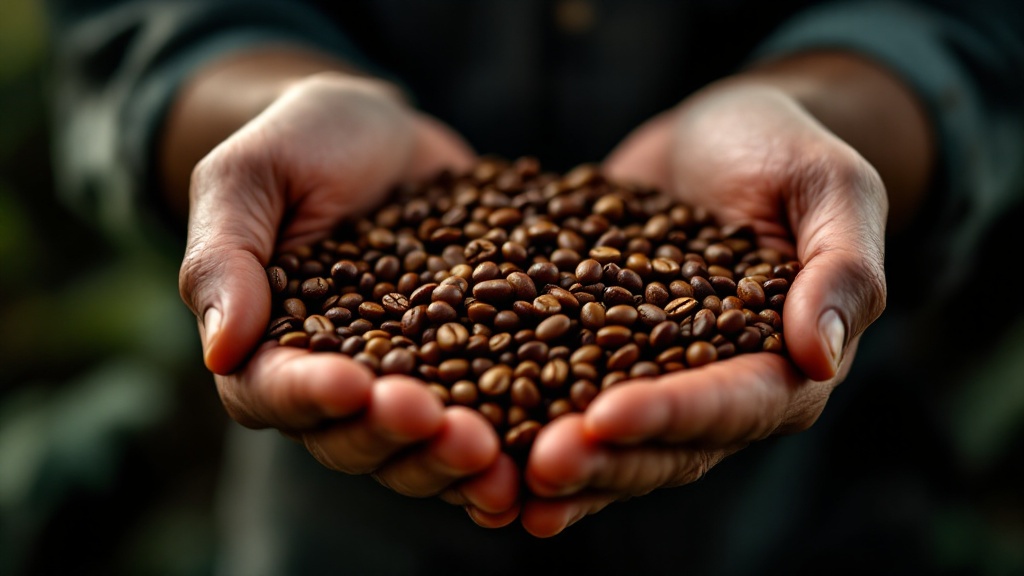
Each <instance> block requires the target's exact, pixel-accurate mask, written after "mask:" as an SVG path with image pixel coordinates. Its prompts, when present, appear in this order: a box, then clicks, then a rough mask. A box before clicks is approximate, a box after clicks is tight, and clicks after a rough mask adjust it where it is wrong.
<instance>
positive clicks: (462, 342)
mask: <svg viewBox="0 0 1024 576" xmlns="http://www.w3.org/2000/svg"><path fill="white" fill-rule="evenodd" d="M468 341H469V330H466V327H465V326H463V325H462V324H458V323H456V322H448V323H446V324H442V325H441V327H440V328H438V329H437V345H438V346H439V347H440V348H441V350H444V351H446V352H453V351H457V350H461V349H463V348H465V347H466V343H467V342H468Z"/></svg>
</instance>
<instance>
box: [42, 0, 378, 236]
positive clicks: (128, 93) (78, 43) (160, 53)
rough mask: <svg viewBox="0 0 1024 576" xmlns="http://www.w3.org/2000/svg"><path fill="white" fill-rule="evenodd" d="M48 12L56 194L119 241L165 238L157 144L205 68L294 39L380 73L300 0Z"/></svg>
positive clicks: (71, 5) (88, 6) (63, 1)
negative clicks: (169, 114)
mask: <svg viewBox="0 0 1024 576" xmlns="http://www.w3.org/2000/svg"><path fill="white" fill-rule="evenodd" d="M47 11H48V17H49V23H50V35H51V38H52V40H51V46H52V72H53V76H52V79H53V86H52V94H53V95H54V97H53V107H54V109H53V122H54V124H53V130H52V134H53V139H54V142H53V146H54V149H53V156H54V170H55V180H56V187H57V194H58V197H59V199H61V200H63V201H65V202H66V203H67V204H68V205H69V206H70V207H71V208H72V209H73V210H74V211H75V212H78V213H80V214H82V215H83V217H84V218H86V219H87V220H89V221H91V222H92V223H94V224H96V225H97V226H98V227H99V228H100V229H101V230H103V231H104V232H105V233H107V234H108V235H109V236H110V238H111V239H112V240H114V241H116V242H118V243H122V242H133V241H136V240H139V239H143V238H147V237H148V238H149V239H153V233H154V232H159V233H160V234H161V236H163V237H164V239H166V238H167V237H166V235H165V234H164V233H166V232H167V224H168V222H167V216H166V211H165V210H164V209H163V208H162V206H161V200H160V193H159V188H158V184H157V181H156V175H155V160H154V157H155V153H154V150H155V148H156V140H157V138H158V133H159V130H160V125H161V122H162V121H163V118H164V115H165V112H166V111H167V108H168V107H169V106H170V104H171V102H172V100H173V98H174V95H175V93H176V91H177V89H178V88H179V87H180V86H181V85H182V83H183V82H184V81H185V80H186V79H187V78H188V77H189V76H190V75H191V74H192V73H193V72H194V71H195V70H196V69H197V68H198V67H200V66H201V65H203V64H204V63H206V62H208V61H210V60H211V59H213V58H216V57H219V56H223V55H226V54H228V53H230V52H232V51H240V50H244V49H246V48H250V47H253V46H256V45H267V44H286V45H292V46H301V47H306V48H312V49H315V50H318V51H322V52H325V53H328V54H332V55H334V56H337V57H339V58H341V59H343V60H345V61H346V62H348V63H350V64H352V65H354V66H357V67H360V68H363V69H365V70H367V71H371V72H372V70H373V69H372V66H371V65H370V64H369V63H368V62H367V60H366V59H365V58H364V57H363V56H362V55H360V54H358V53H357V51H356V50H355V48H354V47H353V46H352V44H351V43H350V42H348V41H347V40H346V39H345V38H344V36H343V35H342V34H341V33H340V32H339V31H338V30H336V29H335V28H334V27H332V26H331V25H330V24H329V23H328V21H327V19H326V18H324V17H323V16H322V15H320V14H319V13H317V12H316V11H315V10H313V9H312V8H310V7H309V6H307V5H304V4H303V3H302V2H295V1H288V2H286V1H276V0H247V1H236V0H191V1H181V0H167V1H129V2H117V1H96V0H93V1H82V0H49V1H48V3H47ZM175 233H177V231H176V232H175Z"/></svg>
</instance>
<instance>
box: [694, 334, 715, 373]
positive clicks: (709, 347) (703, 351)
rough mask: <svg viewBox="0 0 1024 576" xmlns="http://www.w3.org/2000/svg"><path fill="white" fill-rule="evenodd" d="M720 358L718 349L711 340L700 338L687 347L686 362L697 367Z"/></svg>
mask: <svg viewBox="0 0 1024 576" xmlns="http://www.w3.org/2000/svg"><path fill="white" fill-rule="evenodd" d="M717 359H718V350H717V349H716V348H715V346H714V345H713V344H711V343H710V342H705V341H703V340H698V341H696V342H694V343H692V344H690V345H689V346H687V347H686V364H687V365H688V366H690V367H691V368H697V367H700V366H704V365H706V364H710V363H712V362H714V361H715V360H717Z"/></svg>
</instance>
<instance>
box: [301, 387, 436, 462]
mask: <svg viewBox="0 0 1024 576" xmlns="http://www.w3.org/2000/svg"><path fill="white" fill-rule="evenodd" d="M444 423H445V419H444V408H443V406H442V405H441V402H440V400H438V398H437V396H436V395H435V394H434V393H433V392H431V391H430V390H428V389H427V388H426V387H425V386H423V384H421V383H419V382H416V381H415V380H412V379H410V378H404V377H397V376H392V377H385V378H381V379H380V380H378V381H377V382H376V383H374V384H373V386H372V388H371V394H370V400H369V401H368V402H367V408H366V412H365V413H364V414H362V415H361V416H360V417H358V418H355V419H351V420H349V421H345V422H342V423H339V424H337V425H334V426H331V427H330V428H327V429H325V430H319V431H315V432H308V433H305V434H303V435H302V440H303V442H304V443H305V445H306V449H307V450H309V452H310V453H311V454H313V456H314V457H315V458H316V459H317V460H318V461H319V462H320V463H321V464H323V465H324V466H326V467H328V468H331V469H333V470H338V471H340V472H345V473H348V474H366V473H369V472H373V471H374V470H376V469H377V468H378V467H380V466H381V465H382V464H383V463H384V462H386V461H387V460H388V459H389V458H391V457H392V456H394V455H395V454H396V453H398V452H399V451H401V450H403V449H405V448H406V447H408V446H411V445H413V444H416V443H419V442H422V441H424V440H427V439H428V438H431V437H433V436H434V435H435V434H437V433H438V432H439V431H440V430H441V429H442V428H443V426H444Z"/></svg>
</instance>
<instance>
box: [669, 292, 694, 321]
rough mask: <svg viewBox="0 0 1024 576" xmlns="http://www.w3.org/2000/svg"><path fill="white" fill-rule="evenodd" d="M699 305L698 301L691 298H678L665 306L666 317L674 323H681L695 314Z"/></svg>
mask: <svg viewBox="0 0 1024 576" xmlns="http://www.w3.org/2000/svg"><path fill="white" fill-rule="evenodd" d="M698 307H699V305H698V304H697V300H696V299H694V298H691V297H689V296H684V297H682V298H676V299H675V300H672V301H671V302H669V303H668V304H666V305H665V316H666V317H667V318H668V319H669V320H672V321H675V322H679V321H681V320H682V319H683V318H686V317H687V316H690V315H691V314H693V313H695V312H696V310H697V308H698Z"/></svg>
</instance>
